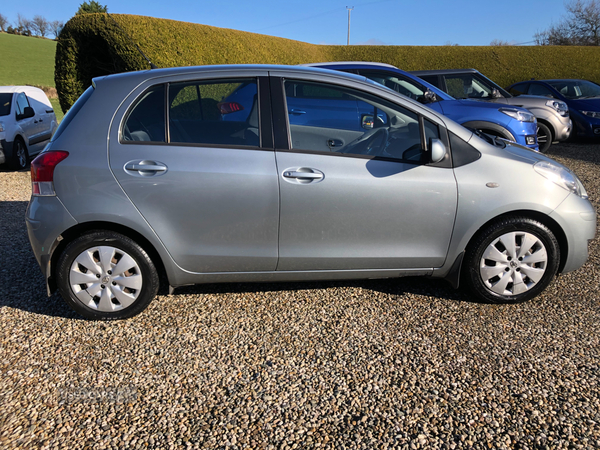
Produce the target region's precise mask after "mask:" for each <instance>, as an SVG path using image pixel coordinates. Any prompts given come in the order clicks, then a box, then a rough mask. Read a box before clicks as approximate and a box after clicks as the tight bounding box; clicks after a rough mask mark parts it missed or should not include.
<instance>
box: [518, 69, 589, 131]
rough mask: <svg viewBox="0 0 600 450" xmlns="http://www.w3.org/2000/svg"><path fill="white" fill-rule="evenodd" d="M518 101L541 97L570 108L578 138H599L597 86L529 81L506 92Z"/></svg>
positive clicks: (580, 81) (573, 82)
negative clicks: (559, 102) (525, 97)
mask: <svg viewBox="0 0 600 450" xmlns="http://www.w3.org/2000/svg"><path fill="white" fill-rule="evenodd" d="M507 89H508V91H509V92H510V93H511V94H512V95H514V96H517V97H518V98H521V96H522V95H523V94H530V95H541V96H544V97H549V98H552V99H555V100H557V101H562V102H565V103H566V104H567V105H568V106H569V113H570V115H571V119H572V120H573V123H574V131H575V133H576V134H577V136H582V137H600V86H599V85H598V84H596V83H592V82H591V81H587V80H573V79H565V80H530V81H521V82H519V83H515V84H513V85H511V86H510V87H509V88H507Z"/></svg>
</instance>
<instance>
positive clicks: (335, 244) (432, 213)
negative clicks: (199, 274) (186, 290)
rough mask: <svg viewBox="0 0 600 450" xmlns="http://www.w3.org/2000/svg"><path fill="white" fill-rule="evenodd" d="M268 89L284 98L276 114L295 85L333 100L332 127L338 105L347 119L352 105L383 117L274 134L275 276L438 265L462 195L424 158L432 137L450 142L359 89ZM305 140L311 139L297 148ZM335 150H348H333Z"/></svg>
mask: <svg viewBox="0 0 600 450" xmlns="http://www.w3.org/2000/svg"><path fill="white" fill-rule="evenodd" d="M271 83H272V86H273V89H274V92H273V98H277V97H282V99H281V102H275V103H274V107H279V104H280V103H281V104H282V105H285V102H286V100H287V99H289V96H288V95H289V92H290V90H289V88H288V87H287V86H286V85H288V84H294V85H298V86H300V85H302V86H303V87H304V88H306V87H310V89H312V90H320V91H321V92H325V91H326V90H328V91H329V92H332V96H331V107H330V108H329V110H328V112H327V114H331V118H332V120H333V118H335V117H336V116H337V109H336V106H335V103H336V101H335V98H339V99H341V100H340V102H341V103H340V109H341V110H342V111H343V110H344V108H345V105H344V99H354V100H355V101H357V102H359V103H364V104H366V105H368V107H369V108H370V110H371V111H373V114H374V115H373V117H377V118H378V119H375V120H373V121H371V122H369V121H363V120H362V118H361V117H358V118H357V119H355V120H356V122H355V123H354V124H348V125H347V126H344V125H343V124H339V125H336V126H331V123H330V122H329V121H328V120H323V121H321V122H319V123H315V124H309V125H306V126H303V127H302V128H299V127H298V126H296V125H294V123H293V121H292V120H291V119H290V120H289V122H288V123H285V122H283V123H281V127H277V128H276V135H275V136H276V138H275V139H276V155H277V168H278V172H279V180H280V191H281V218H280V238H279V253H280V255H279V264H278V267H277V269H278V270H281V271H296V270H300V271H301V270H361V269H408V268H433V267H439V266H441V265H442V264H443V263H444V261H445V259H446V254H447V251H448V245H449V242H450V237H451V233H452V227H453V223H454V218H455V212H456V205H457V187H456V181H455V178H454V173H453V171H452V169H451V168H449V167H436V166H432V165H429V164H427V158H428V156H427V155H428V142H429V138H441V139H446V138H445V137H444V135H445V130H444V129H443V128H441V127H439V126H438V124H437V123H436V122H434V121H432V120H429V119H428V118H426V117H423V116H421V115H420V114H417V113H415V112H414V111H411V110H410V109H408V108H405V107H402V106H399V105H397V104H394V103H391V102H389V101H387V100H385V99H383V98H379V97H375V96H372V95H368V94H367V93H365V92H363V91H360V90H358V89H352V88H347V87H343V86H339V85H333V84H328V83H326V82H315V81H310V80H296V79H283V80H277V81H275V80H273V79H272V80H271ZM334 91H336V92H335V93H334ZM288 107H289V106H288ZM280 108H281V110H280V111H278V110H277V109H276V110H274V117H281V116H282V114H281V112H283V111H285V110H284V108H285V106H281V107H280ZM322 113H323V114H325V112H322ZM342 114H343V113H342ZM380 116H382V119H381V120H379V117H380ZM276 123H277V122H276ZM288 132H289V136H288V135H287V133H288ZM282 133H283V134H284V136H285V137H280V136H281V134H282ZM350 133H353V135H350ZM298 135H300V136H302V137H303V136H313V137H314V139H297V136H298ZM352 136H354V139H353V140H350V138H351V137H352ZM328 141H339V142H341V143H343V144H342V145H340V146H339V147H333V148H328V146H327V145H326V144H325V143H326V142H328Z"/></svg>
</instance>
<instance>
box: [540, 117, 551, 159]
mask: <svg viewBox="0 0 600 450" xmlns="http://www.w3.org/2000/svg"><path fill="white" fill-rule="evenodd" d="M552 139H553V138H552V131H550V128H548V127H547V126H546V125H544V124H543V123H541V122H538V124H537V140H538V145H539V146H540V152H541V153H546V151H547V150H548V149H549V148H550V146H551V145H552Z"/></svg>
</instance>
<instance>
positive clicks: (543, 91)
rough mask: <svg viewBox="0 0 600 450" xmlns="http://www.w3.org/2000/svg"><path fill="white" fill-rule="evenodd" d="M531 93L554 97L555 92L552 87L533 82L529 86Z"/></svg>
mask: <svg viewBox="0 0 600 450" xmlns="http://www.w3.org/2000/svg"><path fill="white" fill-rule="evenodd" d="M529 95H541V96H542V97H554V94H553V93H552V91H551V90H550V89H548V88H547V87H546V86H543V85H541V84H537V83H532V84H531V86H529Z"/></svg>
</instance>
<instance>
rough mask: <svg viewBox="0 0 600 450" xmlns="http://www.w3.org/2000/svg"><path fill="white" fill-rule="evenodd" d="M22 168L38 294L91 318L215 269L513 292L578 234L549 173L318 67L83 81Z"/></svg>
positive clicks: (501, 294)
mask: <svg viewBox="0 0 600 450" xmlns="http://www.w3.org/2000/svg"><path fill="white" fill-rule="evenodd" d="M323 105H327V106H326V107H324V106H323ZM486 139H487V140H486ZM31 170H32V188H33V195H32V197H31V201H30V203H29V208H28V210H27V217H26V219H27V228H28V232H29V239H30V241H31V245H32V248H33V251H34V253H35V256H36V258H37V261H38V263H39V265H40V267H41V269H42V272H43V274H44V276H45V278H46V281H47V287H48V293H49V294H51V293H52V292H53V291H54V290H55V289H58V290H59V291H60V293H61V295H62V297H63V298H64V299H65V300H66V302H67V303H68V304H69V305H70V306H71V307H73V309H75V310H76V311H77V312H79V313H80V314H81V315H83V316H85V317H88V318H92V319H121V318H126V317H131V316H134V315H136V314H138V313H140V312H141V311H142V310H144V308H146V306H147V305H148V304H149V303H150V301H151V300H152V299H153V298H154V297H155V295H156V294H157V292H158V289H159V286H162V287H164V288H165V289H166V288H169V291H170V292H172V291H173V289H174V288H176V287H178V286H183V285H189V284H195V283H217V282H251V281H259V282H265V281H291V280H333V279H335V280H340V279H361V278H363V279H364V278H394V277H404V276H417V275H419V276H428V277H436V278H444V279H446V280H448V281H449V282H450V283H451V284H452V285H453V286H455V287H458V285H459V284H461V285H462V286H464V288H465V289H466V290H467V292H469V293H470V294H469V295H472V296H473V298H475V299H478V300H480V301H484V302H496V303H506V302H508V303H514V302H521V301H525V300H528V299H531V298H533V297H535V296H536V295H538V294H539V293H540V292H541V291H542V290H543V289H544V288H545V287H546V286H548V284H549V283H550V282H551V280H552V279H553V277H554V276H555V274H557V273H564V272H569V271H572V270H575V269H577V268H579V267H580V266H581V265H582V264H583V263H584V262H585V261H586V259H587V255H588V251H587V248H588V241H589V240H591V239H592V238H593V237H594V233H595V230H596V213H595V211H594V209H593V207H592V205H591V204H590V202H589V201H588V199H587V195H586V192H585V189H584V187H583V186H582V184H581V182H580V181H579V179H578V178H577V177H576V176H575V175H574V174H573V173H572V172H571V171H570V170H569V169H567V168H565V167H563V166H562V165H560V164H558V163H556V162H554V161H553V160H551V159H549V158H547V157H545V156H544V155H541V154H538V153H536V152H534V151H531V150H529V149H527V148H525V147H521V146H519V145H516V144H509V143H506V142H505V141H503V140H500V139H494V138H489V137H487V136H485V135H483V137H481V138H480V137H478V136H476V135H474V134H472V133H471V132H470V131H468V130H467V129H465V128H463V127H462V126H460V125H458V124H456V123H455V122H453V121H451V120H449V119H448V118H446V117H444V116H442V115H440V114H438V113H436V112H434V111H432V110H431V109H429V108H427V107H426V106H424V105H421V104H420V103H418V102H416V101H413V100H411V99H409V98H407V97H405V96H401V95H399V94H397V93H395V92H392V91H391V90H389V89H387V88H385V87H383V86H380V85H378V84H376V83H374V82H371V81H369V80H367V79H366V78H364V77H360V76H357V75H350V74H345V73H340V72H333V71H329V70H326V69H315V68H302V67H289V66H259V65H257V66H204V67H187V68H173V69H160V70H150V71H144V72H135V73H127V74H119V75H111V76H106V77H102V78H97V79H95V80H94V81H93V85H92V86H91V87H90V88H89V89H88V90H87V91H86V92H85V93H84V94H83V95H82V96H81V97H80V99H79V100H78V101H77V102H76V103H75V105H73V107H72V108H71V110H70V111H69V112H68V114H67V115H66V116H65V118H64V119H63V121H62V123H61V125H60V127H59V129H58V130H57V132H56V133H55V135H54V137H53V139H52V141H51V143H50V144H49V146H48V147H47V149H46V150H45V151H44V152H43V153H42V154H41V155H39V156H38V157H37V158H36V159H35V160H34V161H33V162H32V168H31Z"/></svg>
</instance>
